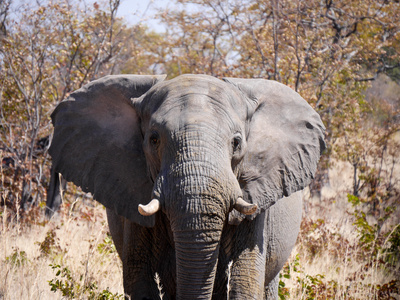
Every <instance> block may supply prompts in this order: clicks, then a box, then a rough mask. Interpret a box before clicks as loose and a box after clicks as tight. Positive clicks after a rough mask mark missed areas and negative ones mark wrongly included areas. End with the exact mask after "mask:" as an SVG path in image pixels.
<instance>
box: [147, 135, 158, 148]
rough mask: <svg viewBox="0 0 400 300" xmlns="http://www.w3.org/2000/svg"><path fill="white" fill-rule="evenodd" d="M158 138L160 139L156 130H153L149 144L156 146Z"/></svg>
mask: <svg viewBox="0 0 400 300" xmlns="http://www.w3.org/2000/svg"><path fill="white" fill-rule="evenodd" d="M159 140H160V138H159V136H158V133H157V132H153V133H152V134H151V135H150V139H149V142H150V144H151V145H153V146H157V145H158V142H159Z"/></svg>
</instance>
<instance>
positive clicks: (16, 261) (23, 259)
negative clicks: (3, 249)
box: [6, 248, 28, 267]
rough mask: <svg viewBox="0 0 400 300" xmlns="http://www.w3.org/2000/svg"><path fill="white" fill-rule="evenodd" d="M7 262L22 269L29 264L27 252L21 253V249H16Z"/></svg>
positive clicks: (7, 258)
mask: <svg viewBox="0 0 400 300" xmlns="http://www.w3.org/2000/svg"><path fill="white" fill-rule="evenodd" d="M6 262H7V263H10V264H11V265H13V266H15V267H20V266H23V265H25V264H26V263H27V262H28V257H27V255H26V252H25V251H19V249H18V248H16V249H14V252H13V253H12V254H11V255H10V256H7V257H6Z"/></svg>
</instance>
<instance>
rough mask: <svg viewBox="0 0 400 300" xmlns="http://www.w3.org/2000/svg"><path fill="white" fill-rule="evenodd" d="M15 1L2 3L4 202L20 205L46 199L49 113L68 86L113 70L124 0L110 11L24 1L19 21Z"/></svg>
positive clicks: (0, 76)
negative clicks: (30, 4)
mask: <svg viewBox="0 0 400 300" xmlns="http://www.w3.org/2000/svg"><path fill="white" fill-rule="evenodd" d="M10 3H11V1H8V2H2V6H1V11H2V16H4V17H3V23H2V24H3V25H2V26H3V27H2V28H7V31H6V33H7V34H3V35H2V36H1V45H2V47H1V49H0V86H1V91H0V92H1V94H0V97H1V98H0V99H1V103H0V114H1V123H0V132H1V146H0V147H1V156H2V167H3V168H4V169H7V170H6V171H7V172H5V173H4V174H2V175H4V176H5V178H3V181H4V185H3V186H2V191H1V192H2V196H1V198H2V199H1V201H2V203H3V204H4V203H6V204H8V205H10V206H11V207H14V208H15V205H18V206H22V207H25V206H26V205H28V202H31V203H38V202H39V201H42V199H43V195H44V194H45V187H46V186H47V177H46V176H45V174H47V172H48V157H47V155H45V152H46V147H47V144H48V138H46V137H48V136H49V134H50V132H51V126H50V122H49V116H50V112H51V110H52V109H53V108H54V106H55V105H56V104H57V103H58V102H60V101H61V100H62V99H64V98H65V97H66V96H68V94H69V93H70V92H71V91H73V90H76V89H78V88H79V87H81V86H82V85H83V84H84V83H86V82H88V81H89V80H93V79H95V78H97V77H99V76H103V75H106V74H111V73H113V72H114V70H115V69H116V65H117V63H118V57H119V55H120V53H121V51H122V50H121V48H122V47H121V40H120V37H119V36H120V34H121V32H122V30H123V26H122V24H121V22H120V21H119V20H117V18H116V12H117V9H118V6H119V0H109V2H108V8H107V10H106V11H103V10H101V9H100V8H99V7H100V6H99V5H97V3H95V4H94V5H93V7H87V6H85V5H83V4H85V3H81V2H76V1H65V2H63V3H60V2H56V3H52V2H47V3H46V4H43V5H37V6H35V7H33V8H30V7H27V6H26V7H22V12H17V13H15V16H17V17H18V19H14V20H11V19H10V18H8V14H7V12H8V9H9V6H10ZM77 7H79V8H81V9H76V8H77ZM106 7H107V6H106ZM3 12H4V13H3ZM4 30H5V29H4ZM4 30H3V32H4ZM28 206H29V205H28Z"/></svg>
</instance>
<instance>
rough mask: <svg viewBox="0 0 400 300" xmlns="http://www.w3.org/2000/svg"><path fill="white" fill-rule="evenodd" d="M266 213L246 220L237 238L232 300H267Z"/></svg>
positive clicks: (235, 237)
mask: <svg viewBox="0 0 400 300" xmlns="http://www.w3.org/2000/svg"><path fill="white" fill-rule="evenodd" d="M264 219H265V213H261V214H260V215H259V216H257V218H256V219H255V220H253V221H248V220H244V221H242V223H241V224H240V225H239V226H238V228H237V230H236V233H235V235H234V237H233V240H234V251H233V252H232V254H233V255H232V265H231V269H230V272H229V273H230V278H229V279H228V280H229V284H228V289H229V291H228V292H229V299H263V297H264V283H265V264H266V255H265V252H266V249H265V246H264V243H263V240H264V239H263V231H264Z"/></svg>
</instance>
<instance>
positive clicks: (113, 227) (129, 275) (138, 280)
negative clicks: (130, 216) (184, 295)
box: [107, 209, 158, 300]
mask: <svg viewBox="0 0 400 300" xmlns="http://www.w3.org/2000/svg"><path fill="white" fill-rule="evenodd" d="M107 219H108V226H109V229H110V233H111V236H112V238H113V241H114V245H115V248H116V249H117V252H118V254H119V256H120V258H121V261H122V269H123V285H124V292H125V294H126V295H128V296H130V298H131V299H140V300H143V299H158V295H157V286H156V284H155V282H154V274H153V272H152V267H151V264H150V262H151V254H150V251H151V248H150V247H148V244H149V243H151V240H149V237H150V238H151V237H152V233H151V232H146V231H148V230H147V228H145V227H142V226H139V225H136V224H134V223H132V222H129V221H128V220H127V219H125V218H123V217H120V216H118V215H117V214H116V213H115V212H114V211H113V210H110V209H107Z"/></svg>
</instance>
